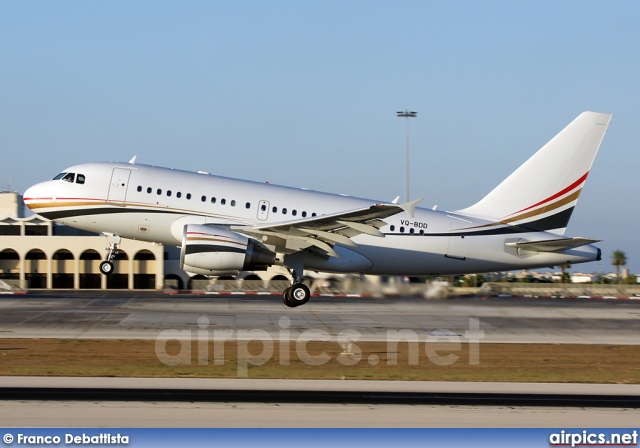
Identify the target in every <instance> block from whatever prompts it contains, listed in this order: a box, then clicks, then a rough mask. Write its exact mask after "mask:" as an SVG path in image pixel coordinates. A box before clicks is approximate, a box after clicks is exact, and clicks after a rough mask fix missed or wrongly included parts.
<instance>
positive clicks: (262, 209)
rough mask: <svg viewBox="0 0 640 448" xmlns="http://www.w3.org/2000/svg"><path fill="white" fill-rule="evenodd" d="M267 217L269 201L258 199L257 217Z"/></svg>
mask: <svg viewBox="0 0 640 448" xmlns="http://www.w3.org/2000/svg"><path fill="white" fill-rule="evenodd" d="M268 217H269V201H260V202H259V203H258V219H259V220H260V221H266V220H267V218H268Z"/></svg>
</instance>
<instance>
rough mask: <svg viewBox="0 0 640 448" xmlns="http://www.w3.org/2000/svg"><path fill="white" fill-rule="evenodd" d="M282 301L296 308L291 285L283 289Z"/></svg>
mask: <svg viewBox="0 0 640 448" xmlns="http://www.w3.org/2000/svg"><path fill="white" fill-rule="evenodd" d="M282 303H284V304H285V305H287V306H288V307H289V308H294V307H295V306H296V304H295V303H293V301H292V300H291V286H289V287H288V288H287V289H285V290H284V291H282Z"/></svg>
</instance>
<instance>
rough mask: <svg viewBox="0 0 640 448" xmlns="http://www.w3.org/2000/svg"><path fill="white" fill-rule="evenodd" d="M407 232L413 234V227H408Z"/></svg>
mask: <svg viewBox="0 0 640 448" xmlns="http://www.w3.org/2000/svg"><path fill="white" fill-rule="evenodd" d="M409 233H410V234H411V235H413V227H412V228H410V229H409Z"/></svg>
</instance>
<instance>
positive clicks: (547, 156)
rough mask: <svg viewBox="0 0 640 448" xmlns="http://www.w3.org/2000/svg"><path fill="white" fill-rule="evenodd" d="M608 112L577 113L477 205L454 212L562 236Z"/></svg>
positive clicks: (604, 125)
mask: <svg viewBox="0 0 640 448" xmlns="http://www.w3.org/2000/svg"><path fill="white" fill-rule="evenodd" d="M610 120H611V115H610V114H602V113H597V112H583V113H582V114H580V115H579V116H578V118H576V119H575V120H573V121H572V122H571V123H570V124H569V125H568V126H567V127H566V128H564V129H563V130H562V131H560V133H559V134H558V135H556V136H555V137H554V138H553V139H551V141H549V142H548V143H547V144H546V145H544V146H543V147H542V148H541V149H540V150H539V151H538V152H537V153H535V154H534V155H533V156H532V157H531V158H530V159H529V160H527V161H526V162H525V163H524V164H522V165H521V166H520V167H519V168H518V169H517V170H516V171H514V172H513V173H512V174H511V175H510V176H509V177H507V178H506V179H505V180H504V181H503V182H502V183H501V184H500V185H498V186H497V187H496V188H494V189H493V190H492V191H491V192H490V193H489V194H488V195H486V196H485V197H484V198H482V199H481V200H480V201H479V202H478V203H476V204H474V205H472V206H471V207H469V208H466V209H464V210H459V211H458V213H461V214H466V215H471V216H477V217H479V218H485V219H489V220H493V221H496V222H500V223H502V224H509V225H517V226H519V227H524V228H527V229H531V230H546V231H552V232H554V233H560V234H563V233H564V230H565V228H566V227H567V224H568V222H569V218H570V217H571V213H572V212H573V209H574V207H575V205H576V203H577V202H578V197H579V196H580V192H581V191H582V187H583V186H584V183H585V181H586V180H587V176H588V175H589V170H590V169H591V165H592V163H593V160H594V158H595V156H596V153H597V152H598V148H599V147H600V143H601V142H602V138H603V137H604V133H605V131H606V130H607V127H608V125H609V121H610Z"/></svg>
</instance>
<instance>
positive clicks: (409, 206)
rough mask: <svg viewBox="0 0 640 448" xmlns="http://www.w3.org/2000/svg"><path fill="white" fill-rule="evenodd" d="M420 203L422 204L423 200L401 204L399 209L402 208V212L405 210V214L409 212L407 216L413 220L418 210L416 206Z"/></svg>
mask: <svg viewBox="0 0 640 448" xmlns="http://www.w3.org/2000/svg"><path fill="white" fill-rule="evenodd" d="M420 202H422V199H415V200H413V201H409V202H405V203H404V204H400V205H399V206H398V207H400V208H401V209H402V210H404V211H405V212H407V214H408V215H409V216H410V217H412V218H413V214H414V212H415V210H416V205H418V204H419V203H420Z"/></svg>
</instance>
